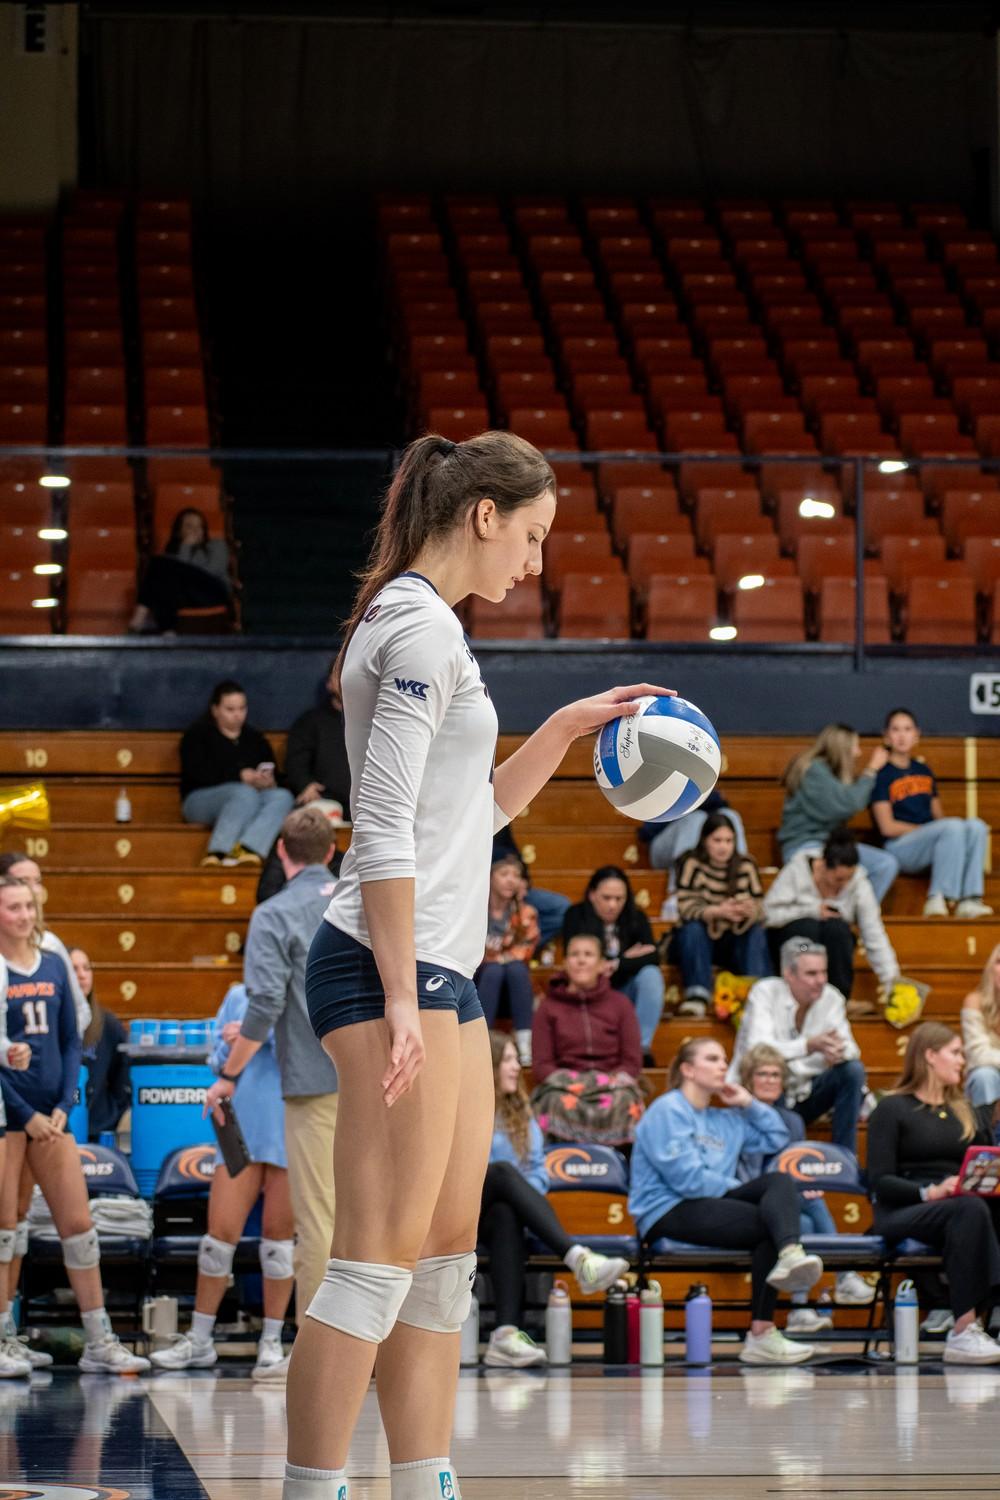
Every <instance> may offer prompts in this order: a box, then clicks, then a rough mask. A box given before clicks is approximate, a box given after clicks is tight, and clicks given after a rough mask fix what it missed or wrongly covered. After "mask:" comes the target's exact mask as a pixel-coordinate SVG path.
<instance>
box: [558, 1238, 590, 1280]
mask: <svg viewBox="0 0 1000 1500" xmlns="http://www.w3.org/2000/svg"><path fill="white" fill-rule="evenodd" d="M586 1253H587V1247H586V1245H570V1247H569V1249H568V1250H567V1251H566V1254H565V1255H564V1256H563V1265H564V1266H566V1267H567V1268H568V1269H569V1270H570V1271H571V1272H572V1273H573V1275H574V1276H575V1275H576V1273H577V1270H578V1269H579V1266H580V1262H581V1261H582V1260H583V1257H584V1256H585V1255H586Z"/></svg>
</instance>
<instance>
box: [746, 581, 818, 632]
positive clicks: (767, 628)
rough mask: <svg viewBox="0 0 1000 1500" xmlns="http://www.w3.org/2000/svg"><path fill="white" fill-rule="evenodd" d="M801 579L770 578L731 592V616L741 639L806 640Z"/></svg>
mask: <svg viewBox="0 0 1000 1500" xmlns="http://www.w3.org/2000/svg"><path fill="white" fill-rule="evenodd" d="M802 604H803V601H802V582H801V580H800V579H798V578H768V579H767V580H766V581H765V583H764V586H763V588H758V589H750V590H747V591H746V592H744V591H742V590H740V591H738V592H737V593H735V594H733V596H732V619H733V624H734V625H735V626H736V629H737V632H738V635H737V639H738V640H741V641H767V642H783V641H804V640H805V623H804V617H803V607H802Z"/></svg>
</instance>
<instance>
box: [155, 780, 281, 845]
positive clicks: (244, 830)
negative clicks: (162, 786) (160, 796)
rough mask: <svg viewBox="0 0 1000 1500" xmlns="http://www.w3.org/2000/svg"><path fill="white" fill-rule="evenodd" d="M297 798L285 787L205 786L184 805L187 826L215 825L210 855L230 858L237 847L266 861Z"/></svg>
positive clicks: (228, 782) (235, 783) (185, 801)
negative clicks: (260, 788) (194, 824)
mask: <svg viewBox="0 0 1000 1500" xmlns="http://www.w3.org/2000/svg"><path fill="white" fill-rule="evenodd" d="M293 801H294V798H293V797H292V794H291V792H289V791H286V790H285V788H284V787H283V786H274V787H269V788H268V789H267V790H266V791H263V792H258V791H257V789H256V787H252V786H247V785H246V783H245V782H243V781H227V782H224V783H223V785H222V786H203V787H199V788H198V790H197V791H195V792H188V794H187V796H186V797H185V798H184V802H183V804H182V806H181V812H182V813H183V815H184V821H185V823H211V824H212V832H211V834H210V835H209V839H208V852H209V853H210V854H218V855H226V854H228V853H229V851H230V850H231V849H234V848H235V847H236V845H237V844H241V845H242V846H243V848H244V849H249V850H250V851H251V852H252V853H254V854H259V855H260V857H261V859H266V858H267V855H268V854H269V853H270V851H271V845H272V844H273V843H274V841H275V839H276V838H277V837H278V833H279V831H280V829H281V825H282V823H283V822H284V821H285V818H286V817H287V815H288V814H289V813H290V812H291V810H292V804H293Z"/></svg>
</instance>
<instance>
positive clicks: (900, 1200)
mask: <svg viewBox="0 0 1000 1500" xmlns="http://www.w3.org/2000/svg"><path fill="white" fill-rule="evenodd" d="M963 1069H964V1058H963V1056H962V1038H961V1037H960V1036H958V1035H957V1034H956V1033H955V1032H954V1031H952V1029H951V1027H950V1026H945V1025H942V1024H941V1022H939V1021H924V1022H923V1023H922V1025H920V1026H918V1027H917V1028H916V1030H915V1031H914V1032H913V1033H912V1035H911V1037H910V1042H909V1046H908V1047H907V1049H906V1056H905V1058H904V1060H903V1075H902V1077H901V1078H900V1080H899V1083H898V1084H897V1085H896V1088H895V1089H894V1091H893V1092H892V1093H891V1094H889V1095H887V1096H886V1098H884V1099H882V1100H881V1102H880V1103H879V1104H878V1106H877V1107H876V1109H875V1110H874V1111H873V1113H872V1116H871V1119H870V1120H869V1121H868V1184H869V1188H870V1191H871V1195H872V1198H873V1200H874V1203H875V1223H874V1228H875V1233H876V1234H880V1235H882V1236H883V1238H885V1239H886V1240H888V1241H889V1242H890V1243H893V1244H898V1243H899V1242H900V1241H901V1240H905V1239H907V1238H909V1237H912V1238H913V1239H917V1240H921V1241H922V1242H923V1243H924V1244H927V1245H932V1246H933V1247H934V1249H935V1250H940V1252H941V1256H942V1258H943V1260H944V1268H945V1272H946V1274H947V1277H948V1292H949V1296H950V1299H951V1310H952V1313H953V1315H954V1319H955V1326H954V1328H953V1329H952V1331H951V1332H950V1333H949V1334H948V1337H947V1339H946V1341H945V1347H944V1359H945V1361H946V1362H947V1363H951V1364H1000V1344H997V1343H996V1341H995V1340H994V1339H991V1338H990V1337H989V1336H988V1335H987V1333H986V1332H985V1331H984V1329H983V1325H982V1323H981V1322H980V1319H979V1313H980V1309H982V1308H984V1307H986V1306H987V1305H988V1304H989V1303H990V1301H991V1299H992V1298H993V1297H995V1295H996V1293H997V1291H998V1289H1000V1241H998V1239H997V1230H998V1226H1000V1200H998V1199H996V1198H981V1197H977V1196H976V1195H975V1194H970V1193H961V1194H956V1191H955V1190H956V1188H957V1187H958V1173H959V1170H960V1168H961V1165H962V1161H963V1158H964V1157H965V1152H966V1149H967V1148H968V1147H969V1146H981V1145H984V1146H992V1144H993V1122H992V1113H993V1111H992V1106H990V1105H985V1106H983V1107H982V1108H981V1109H978V1110H973V1108H972V1106H971V1105H970V1104H969V1101H968V1100H967V1098H966V1097H965V1094H964V1092H963V1089H962V1072H963Z"/></svg>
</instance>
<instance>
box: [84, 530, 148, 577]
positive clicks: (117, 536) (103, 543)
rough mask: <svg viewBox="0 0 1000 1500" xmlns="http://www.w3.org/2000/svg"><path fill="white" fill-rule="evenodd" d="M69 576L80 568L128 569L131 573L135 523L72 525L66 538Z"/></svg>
mask: <svg viewBox="0 0 1000 1500" xmlns="http://www.w3.org/2000/svg"><path fill="white" fill-rule="evenodd" d="M69 560H70V576H71V577H72V576H74V575H76V576H79V574H80V571H81V569H83V570H87V571H89V570H95V571H98V572H100V571H105V572H107V571H110V572H114V571H116V570H130V571H131V572H132V573H133V574H134V573H135V566H136V548H135V524H134V522H133V523H132V524H131V525H128V526H84V525H75V524H74V526H73V528H72V530H71V532H70V539H69Z"/></svg>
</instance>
